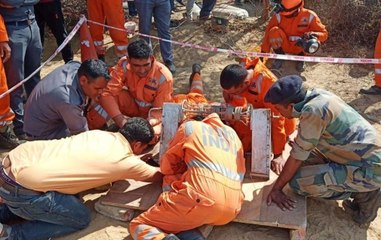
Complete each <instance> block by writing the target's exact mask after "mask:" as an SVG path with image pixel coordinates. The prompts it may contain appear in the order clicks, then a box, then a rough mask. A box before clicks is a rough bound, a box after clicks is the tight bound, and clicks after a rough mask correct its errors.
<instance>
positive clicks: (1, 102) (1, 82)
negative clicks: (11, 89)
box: [0, 15, 15, 126]
mask: <svg viewBox="0 0 381 240" xmlns="http://www.w3.org/2000/svg"><path fill="white" fill-rule="evenodd" d="M7 41H8V34H7V30H6V28H5V25H4V20H3V17H2V16H1V15H0V42H7ZM6 91H8V84H7V78H6V76H5V70H4V65H3V60H2V59H1V58H0V94H3V93H4V92H6ZM9 104H10V96H9V94H8V95H6V96H4V97H3V98H1V99H0V126H4V125H7V124H8V123H9V124H10V123H11V121H12V119H13V118H14V117H15V114H14V113H13V111H12V110H11V108H10V106H9Z"/></svg>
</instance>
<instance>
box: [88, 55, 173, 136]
mask: <svg viewBox="0 0 381 240" xmlns="http://www.w3.org/2000/svg"><path fill="white" fill-rule="evenodd" d="M110 75H111V80H110V81H109V82H108V84H107V87H106V88H105V89H104V90H103V93H102V95H101V97H100V99H99V104H100V105H98V106H96V107H95V108H94V109H92V110H90V111H89V112H88V113H87V120H88V124H89V128H90V129H97V128H100V127H102V126H103V125H104V124H105V123H106V121H107V116H109V117H111V118H113V117H115V116H117V115H120V114H123V115H126V116H129V117H143V118H147V117H148V111H149V110H150V109H151V108H159V107H162V106H163V103H164V102H171V101H172V94H173V79H172V74H171V73H170V71H169V70H168V69H167V68H166V67H165V66H164V65H163V64H162V63H160V62H158V61H156V60H155V59H154V60H153V63H152V68H151V71H150V72H149V73H148V75H147V76H146V77H144V78H140V77H138V76H137V75H136V74H135V73H134V72H132V71H131V68H130V65H129V64H128V62H127V58H126V57H123V58H121V59H120V60H119V62H118V64H117V65H115V66H114V67H113V68H112V69H111V73H110Z"/></svg>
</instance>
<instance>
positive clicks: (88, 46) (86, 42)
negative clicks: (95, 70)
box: [79, 22, 98, 62]
mask: <svg viewBox="0 0 381 240" xmlns="http://www.w3.org/2000/svg"><path fill="white" fill-rule="evenodd" d="M79 38H80V41H79V42H80V44H81V62H84V61H86V60H88V59H98V56H97V52H96V50H95V46H94V43H93V39H92V38H91V35H90V31H89V26H88V25H87V22H84V23H82V25H81V28H80V29H79Z"/></svg>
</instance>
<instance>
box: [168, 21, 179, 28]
mask: <svg viewBox="0 0 381 240" xmlns="http://www.w3.org/2000/svg"><path fill="white" fill-rule="evenodd" d="M179 25H180V23H179V22H178V21H173V20H171V21H170V22H169V28H177V27H178V26H179Z"/></svg>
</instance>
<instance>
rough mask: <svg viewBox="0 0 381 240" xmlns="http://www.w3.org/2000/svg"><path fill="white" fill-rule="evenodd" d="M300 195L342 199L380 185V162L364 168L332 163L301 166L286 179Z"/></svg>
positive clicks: (375, 188)
mask: <svg viewBox="0 0 381 240" xmlns="http://www.w3.org/2000/svg"><path fill="white" fill-rule="evenodd" d="M289 184H290V187H291V189H293V190H294V191H295V192H297V193H298V194H300V195H303V196H307V197H320V198H326V199H334V200H343V199H347V198H349V197H350V196H351V193H353V192H369V191H373V190H377V189H378V188H380V187H381V165H372V166H369V167H367V168H364V167H359V166H351V165H343V164H338V163H335V162H330V163H325V164H317V165H309V166H302V167H301V168H300V169H299V170H298V171H297V172H296V174H295V176H294V177H293V178H292V179H291V181H290V183H289Z"/></svg>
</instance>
